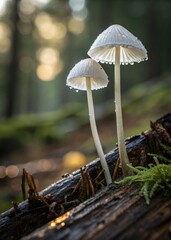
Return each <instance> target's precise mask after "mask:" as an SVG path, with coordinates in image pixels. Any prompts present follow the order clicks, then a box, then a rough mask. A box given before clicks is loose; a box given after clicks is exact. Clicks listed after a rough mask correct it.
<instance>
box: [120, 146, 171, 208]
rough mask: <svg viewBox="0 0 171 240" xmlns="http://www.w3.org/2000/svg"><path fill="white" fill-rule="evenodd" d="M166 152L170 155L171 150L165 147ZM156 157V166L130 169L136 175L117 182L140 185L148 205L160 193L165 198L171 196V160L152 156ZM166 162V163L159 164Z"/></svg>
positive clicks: (141, 192)
mask: <svg viewBox="0 0 171 240" xmlns="http://www.w3.org/2000/svg"><path fill="white" fill-rule="evenodd" d="M165 150H166V151H167V152H168V153H169V154H170V153H171V148H169V147H165ZM152 156H153V157H154V161H155V163H154V164H149V165H148V167H142V166H137V167H133V166H131V165H129V167H130V168H131V169H132V170H133V172H134V173H135V175H133V176H128V177H126V178H124V179H123V180H121V181H119V182H116V183H117V184H120V183H125V182H129V183H131V184H132V183H134V184H135V183H138V187H139V188H140V194H143V195H144V198H145V200H146V203H147V204H149V203H150V199H151V198H152V197H153V196H154V195H155V194H156V193H157V192H160V194H162V195H163V196H170V195H171V159H168V158H166V157H163V156H157V155H155V156H154V155H152ZM158 159H159V160H160V161H164V162H165V163H159V161H158Z"/></svg>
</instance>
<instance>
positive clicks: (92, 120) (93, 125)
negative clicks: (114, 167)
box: [86, 77, 112, 185]
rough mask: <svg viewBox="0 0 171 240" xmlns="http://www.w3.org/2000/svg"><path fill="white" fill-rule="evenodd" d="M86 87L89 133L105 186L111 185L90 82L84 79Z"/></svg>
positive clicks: (88, 79)
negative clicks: (91, 136)
mask: <svg viewBox="0 0 171 240" xmlns="http://www.w3.org/2000/svg"><path fill="white" fill-rule="evenodd" d="M86 86H87V101H88V110H89V118H90V126H91V131H92V135H93V139H94V143H95V146H96V150H97V153H98V155H99V158H100V161H101V165H102V168H103V170H104V175H105V179H106V183H107V185H108V184H110V183H112V178H111V175H110V172H109V168H108V165H107V162H106V159H105V156H104V153H103V149H102V146H101V143H100V139H99V135H98V132H97V127H96V121H95V115H94V105H93V97H92V91H91V82H90V78H88V77H87V78H86Z"/></svg>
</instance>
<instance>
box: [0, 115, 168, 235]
mask: <svg viewBox="0 0 171 240" xmlns="http://www.w3.org/2000/svg"><path fill="white" fill-rule="evenodd" d="M161 143H162V144H165V145H170V146H171V114H167V115H165V116H163V117H161V118H160V119H158V120H157V121H155V122H153V123H151V130H149V131H146V132H145V133H142V134H139V135H137V136H133V137H131V138H128V139H126V148H127V152H128V156H129V159H130V162H131V163H132V164H133V166H136V165H147V164H148V163H149V162H150V161H152V158H150V157H148V158H147V154H148V153H156V154H161V155H163V154H164V152H163V151H164V150H163V148H162V147H161ZM106 159H107V162H108V165H109V168H110V172H111V174H112V175H113V172H114V169H115V165H116V162H117V159H118V148H115V149H114V150H113V151H111V152H110V153H108V154H106ZM147 159H148V160H147ZM87 169H88V170H86V171H84V172H83V171H80V170H78V171H76V172H74V173H73V174H71V175H69V176H65V177H64V178H63V179H62V180H60V181H58V182H56V183H54V184H52V185H51V186H49V187H48V188H46V189H45V190H43V191H42V192H41V193H40V194H39V196H40V197H39V198H30V199H28V200H26V201H23V202H22V203H21V204H19V205H14V207H13V208H11V209H10V210H8V211H6V212H4V213H2V214H0V239H11V240H15V239H20V238H21V237H23V236H26V235H28V234H29V233H31V232H33V231H34V230H35V229H37V228H39V227H41V226H43V225H44V224H46V223H48V222H49V221H50V220H52V219H55V218H56V217H57V216H58V217H59V216H61V215H63V214H64V213H67V212H68V211H70V210H71V209H73V208H74V207H76V206H78V205H79V204H80V203H81V202H84V201H85V200H87V199H89V198H90V197H91V196H93V195H94V194H98V192H99V194H100V193H101V191H109V195H110V191H111V188H112V189H113V188H114V189H115V188H116V187H113V186H111V188H110V187H107V188H105V187H104V186H105V183H104V176H103V172H102V171H101V166H100V161H99V159H96V160H95V161H93V162H91V163H90V164H88V165H87ZM117 176H121V170H120V169H119V171H118V173H117ZM80 179H82V182H80ZM86 179H87V180H86ZM87 184H88V185H87ZM85 185H86V186H88V187H86V188H85ZM92 186H94V187H93V188H94V189H92ZM84 188H85V189H84ZM103 189H108V190H103ZM116 189H117V188H116ZM93 191H94V192H93ZM119 191H120V190H119ZM124 191H125V190H124ZM114 194H115V193H114ZM128 196H129V193H128ZM114 198H115V197H114ZM92 199H93V198H92ZM95 199H96V196H95ZM88 201H89V200H88ZM140 201H142V200H140ZM45 239H46V238H45ZM48 239H50V238H48ZM68 239H69V238H68ZM78 239H79V238H78ZM85 239H86V238H85ZM87 239H88V238H87Z"/></svg>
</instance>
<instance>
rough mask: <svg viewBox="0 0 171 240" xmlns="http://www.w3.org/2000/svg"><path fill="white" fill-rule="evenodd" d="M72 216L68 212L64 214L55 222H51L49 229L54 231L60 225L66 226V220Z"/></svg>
mask: <svg viewBox="0 0 171 240" xmlns="http://www.w3.org/2000/svg"><path fill="white" fill-rule="evenodd" d="M70 215H71V211H68V212H66V213H64V214H63V215H62V216H60V217H57V218H56V219H54V220H53V221H51V222H50V225H49V229H52V228H54V227H56V226H58V225H60V226H61V227H64V226H65V222H64V221H65V220H66V219H67V218H68V217H69V216H70Z"/></svg>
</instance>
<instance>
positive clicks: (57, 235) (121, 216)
mask: <svg viewBox="0 0 171 240" xmlns="http://www.w3.org/2000/svg"><path fill="white" fill-rule="evenodd" d="M170 227H171V201H170V199H167V198H166V199H163V198H161V197H160V196H157V197H155V198H153V199H152V201H151V204H150V205H147V204H146V203H145V201H144V199H143V198H142V197H141V196H140V195H137V190H136V189H135V187H132V186H126V185H125V186H119V187H117V186H116V185H115V186H114V185H111V186H109V187H106V188H104V189H103V190H102V191H101V192H99V193H98V194H97V195H96V196H95V197H93V198H90V199H88V200H87V201H85V202H84V203H82V204H80V205H79V206H78V207H76V208H75V209H73V210H71V211H69V212H67V213H65V214H64V215H62V216H60V217H58V218H56V219H54V220H53V221H51V222H49V223H48V224H46V225H45V226H43V227H42V228H40V229H37V230H36V231H35V232H34V233H32V234H30V235H29V236H27V237H24V238H22V240H39V239H42V240H59V239H65V240H71V239H74V240H89V239H93V240H99V239H108V240H110V239H117V240H130V239H141V240H147V239H156V240H157V239H161V240H163V239H165V240H166V239H168V240H169V239H170V236H171V229H170Z"/></svg>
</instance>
